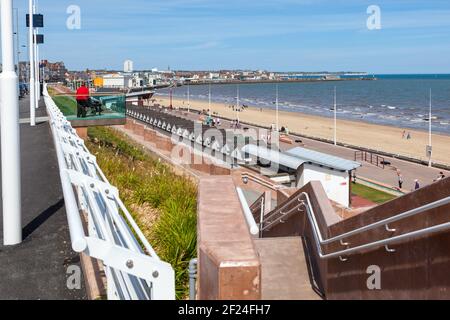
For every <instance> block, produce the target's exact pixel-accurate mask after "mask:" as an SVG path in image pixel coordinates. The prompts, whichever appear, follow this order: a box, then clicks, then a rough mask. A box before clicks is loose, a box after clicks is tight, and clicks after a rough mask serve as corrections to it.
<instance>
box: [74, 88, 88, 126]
mask: <svg viewBox="0 0 450 320" xmlns="http://www.w3.org/2000/svg"><path fill="white" fill-rule="evenodd" d="M76 100H77V118H86V115H87V110H88V108H89V103H88V101H89V89H88V87H86V84H85V83H84V82H83V84H82V85H81V87H79V88H78V89H77V94H76Z"/></svg>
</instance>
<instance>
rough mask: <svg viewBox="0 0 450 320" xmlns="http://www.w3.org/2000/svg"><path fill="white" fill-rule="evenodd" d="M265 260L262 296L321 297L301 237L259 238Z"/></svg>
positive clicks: (295, 298) (281, 297) (264, 297)
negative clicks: (314, 285) (312, 279)
mask: <svg viewBox="0 0 450 320" xmlns="http://www.w3.org/2000/svg"><path fill="white" fill-rule="evenodd" d="M254 243H255V247H256V251H257V252H258V254H259V259H260V262H261V286H262V288H261V289H262V297H261V298H262V300H319V299H321V297H320V296H319V295H318V294H317V293H316V292H315V291H314V290H313V287H312V286H311V283H312V282H313V281H311V275H310V272H309V267H308V266H309V263H308V261H307V258H306V257H305V252H304V250H303V244H302V239H301V238H299V237H288V238H267V239H257V240H255V242H254Z"/></svg>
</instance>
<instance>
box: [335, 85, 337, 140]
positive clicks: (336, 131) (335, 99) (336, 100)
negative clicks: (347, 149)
mask: <svg viewBox="0 0 450 320" xmlns="http://www.w3.org/2000/svg"><path fill="white" fill-rule="evenodd" d="M334 145H335V146H337V97H336V86H335V87H334Z"/></svg>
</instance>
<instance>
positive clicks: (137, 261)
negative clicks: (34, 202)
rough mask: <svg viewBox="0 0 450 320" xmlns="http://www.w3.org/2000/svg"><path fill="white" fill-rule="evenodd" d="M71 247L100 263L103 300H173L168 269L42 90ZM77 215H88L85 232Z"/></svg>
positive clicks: (172, 276)
mask: <svg viewBox="0 0 450 320" xmlns="http://www.w3.org/2000/svg"><path fill="white" fill-rule="evenodd" d="M44 100H45V103H46V106H47V112H48V114H49V117H50V126H51V131H52V136H53V141H54V144H55V148H56V154H57V159H58V165H59V171H60V177H61V184H62V189H63V194H64V199H65V204H66V212H67V219H68V225H69V233H70V239H71V242H72V248H73V250H74V251H75V252H80V253H81V252H83V253H85V254H86V255H88V256H90V257H92V258H96V259H98V260H100V261H103V264H104V266H105V274H106V279H107V294H108V299H157V300H172V299H174V298H175V275H174V271H173V268H172V267H171V266H170V265H169V264H168V263H165V262H163V261H161V260H160V258H159V257H158V255H157V254H156V252H155V251H154V249H153V248H152V246H151V245H150V243H149V242H148V240H147V239H146V237H145V236H144V234H143V233H142V231H141V230H140V229H139V227H138V225H137V224H136V222H135V221H134V219H133V218H132V216H131V214H130V213H129V212H128V210H127V208H126V207H125V205H124V204H123V202H122V200H121V199H120V197H119V193H118V190H117V189H116V188H115V187H114V186H112V185H111V184H110V183H109V182H108V180H107V178H106V177H105V175H104V173H103V172H102V170H101V169H100V167H99V166H98V164H97V162H96V159H95V157H94V156H93V155H91V154H90V152H89V150H88V149H87V147H86V146H85V145H84V142H83V140H81V139H80V138H79V137H78V135H77V134H76V132H75V130H74V129H73V128H72V126H71V124H70V122H69V121H67V119H66V118H65V117H64V115H63V114H62V113H61V111H60V110H59V108H58V107H57V106H56V104H55V102H54V101H53V99H52V98H51V97H50V96H49V94H48V91H47V87H46V86H44ZM80 212H84V213H86V215H87V228H88V235H86V234H85V231H84V228H83V223H82V219H81V216H80Z"/></svg>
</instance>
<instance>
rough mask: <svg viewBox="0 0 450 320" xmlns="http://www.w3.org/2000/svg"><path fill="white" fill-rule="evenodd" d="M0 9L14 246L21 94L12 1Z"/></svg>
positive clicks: (7, 201) (7, 219)
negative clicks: (19, 90)
mask: <svg viewBox="0 0 450 320" xmlns="http://www.w3.org/2000/svg"><path fill="white" fill-rule="evenodd" d="M0 11H1V38H2V40H1V41H2V64H3V72H2V74H1V76H0V81H1V108H0V109H1V111H0V112H1V114H0V118H1V120H0V121H1V124H0V126H1V153H2V155H1V157H2V196H3V242H4V245H5V246H11V245H16V244H19V243H21V242H22V212H21V194H20V189H21V186H20V128H19V97H18V91H17V84H18V79H17V74H16V72H15V65H14V35H13V33H14V31H13V8H12V0H1V7H0Z"/></svg>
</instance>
